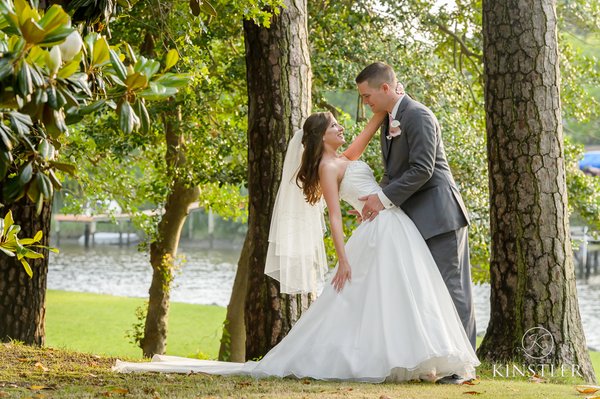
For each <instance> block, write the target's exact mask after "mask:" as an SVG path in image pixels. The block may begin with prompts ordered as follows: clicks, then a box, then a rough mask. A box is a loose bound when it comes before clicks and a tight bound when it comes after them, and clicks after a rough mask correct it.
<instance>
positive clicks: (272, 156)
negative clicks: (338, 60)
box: [225, 0, 311, 360]
mask: <svg viewBox="0 0 600 399" xmlns="http://www.w3.org/2000/svg"><path fill="white" fill-rule="evenodd" d="M244 39H245V43H246V70H247V80H248V108H249V110H248V114H249V115H248V191H249V215H248V233H247V236H246V243H245V244H244V251H243V253H242V256H243V257H242V258H241V259H240V262H239V265H238V273H244V274H247V276H248V277H247V280H246V281H241V280H242V279H241V278H240V279H237V278H236V284H235V285H234V294H233V296H232V303H231V304H230V307H229V308H228V314H227V320H226V324H225V327H227V326H231V325H233V324H234V320H235V323H236V324H235V325H237V326H239V325H240V324H241V322H242V320H243V321H244V322H245V331H246V353H245V356H242V352H241V350H242V348H240V347H239V345H240V344H241V343H243V338H242V337H240V336H234V334H233V333H234V332H239V331H240V328H239V327H238V328H237V330H236V331H228V333H229V342H230V344H231V348H230V353H231V358H232V359H236V360H240V359H243V358H245V359H252V358H256V357H259V356H262V355H264V354H265V353H266V352H267V351H268V350H269V349H271V348H272V347H273V346H274V345H276V344H277V343H278V342H279V341H280V340H281V339H282V338H283V337H284V336H285V335H286V334H287V332H288V331H289V329H290V328H291V326H292V325H293V323H294V322H295V321H296V320H297V319H298V317H299V316H300V314H301V312H302V310H303V309H305V308H306V307H307V306H308V304H309V299H308V297H307V296H304V297H302V296H298V295H295V296H287V295H281V294H280V293H279V284H278V283H277V282H275V281H274V280H272V279H270V278H268V277H266V276H265V275H264V266H265V259H266V254H267V247H268V236H269V226H270V220H271V213H272V210H273V204H274V202H275V196H276V194H277V189H278V187H279V181H280V179H281V170H282V165H283V159H284V155H285V151H286V148H287V143H288V141H289V139H290V138H291V137H292V134H293V132H294V131H295V130H296V129H298V128H300V127H301V123H302V122H303V120H304V119H305V118H306V117H307V116H308V114H309V112H310V105H311V68H310V55H309V48H308V30H307V11H306V0H286V1H285V7H283V8H281V10H280V13H279V15H276V16H274V17H273V18H272V21H271V26H270V27H269V28H264V27H259V26H257V25H255V24H254V23H253V22H251V21H244ZM238 280H240V281H238ZM237 290H244V291H245V292H247V294H246V297H245V304H243V303H235V304H234V303H233V300H234V299H236V298H235V295H238V298H237V299H240V298H242V296H241V295H239V292H238V291H237ZM242 299H243V298H242ZM242 309H244V310H245V311H244V312H242ZM233 310H236V313H234V312H233ZM234 345H235V347H234Z"/></svg>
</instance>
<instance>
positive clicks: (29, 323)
mask: <svg viewBox="0 0 600 399" xmlns="http://www.w3.org/2000/svg"><path fill="white" fill-rule="evenodd" d="M9 209H10V210H12V214H13V218H14V220H15V223H16V224H18V225H20V226H21V232H20V233H19V237H34V236H35V233H37V232H38V231H40V230H41V231H42V232H43V234H44V236H43V238H42V241H41V244H42V245H48V243H49V233H50V222H51V215H52V203H51V201H48V202H45V203H44V205H43V207H42V213H41V214H40V215H37V214H36V205H35V204H34V203H32V202H31V201H29V200H28V199H27V197H23V198H22V199H20V200H19V201H17V202H16V203H14V204H13V205H11V206H10V208H9ZM6 213H8V209H7V210H6V211H5V212H3V213H2V217H4V215H5V214H6ZM36 252H41V253H43V254H44V258H43V259H28V262H29V264H30V265H31V269H32V270H33V277H32V278H29V276H28V275H27V273H26V272H25V269H24V268H23V266H22V265H21V262H19V261H18V260H16V258H11V257H8V256H7V255H4V254H0V340H2V342H7V341H10V340H11V339H15V340H19V341H22V342H24V343H26V344H28V345H39V346H42V345H44V343H45V339H46V337H45V318H46V281H47V276H48V250H47V249H44V250H40V251H36Z"/></svg>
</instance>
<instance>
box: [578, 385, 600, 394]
mask: <svg viewBox="0 0 600 399" xmlns="http://www.w3.org/2000/svg"><path fill="white" fill-rule="evenodd" d="M575 389H577V392H579V393H596V392H598V391H600V387H597V386H594V385H577V386H576V387H575Z"/></svg>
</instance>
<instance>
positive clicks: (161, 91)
mask: <svg viewBox="0 0 600 399" xmlns="http://www.w3.org/2000/svg"><path fill="white" fill-rule="evenodd" d="M138 94H139V96H140V97H143V98H146V99H148V100H162V99H165V98H168V97H171V96H173V95H175V94H177V89H176V88H174V87H165V86H163V85H161V84H158V83H154V82H150V87H149V88H147V89H146V90H144V91H141V92H140V93H138Z"/></svg>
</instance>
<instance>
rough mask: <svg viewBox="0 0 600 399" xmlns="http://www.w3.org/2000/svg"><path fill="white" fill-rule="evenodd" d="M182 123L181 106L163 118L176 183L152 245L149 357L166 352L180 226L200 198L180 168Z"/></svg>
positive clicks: (145, 349) (144, 342)
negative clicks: (182, 174) (170, 300)
mask: <svg viewBox="0 0 600 399" xmlns="http://www.w3.org/2000/svg"><path fill="white" fill-rule="evenodd" d="M180 122H181V113H180V112H179V109H177V111H176V115H166V116H165V117H164V128H165V138H166V141H167V153H166V162H167V165H168V167H167V170H168V171H169V174H170V176H171V178H172V181H173V184H172V186H171V190H170V192H169V194H168V196H167V200H166V204H165V213H164V215H163V216H162V218H161V220H160V222H159V224H158V235H157V238H156V240H155V241H154V242H152V244H150V264H151V265H152V283H151V285H150V291H149V293H150V297H149V300H148V313H147V315H146V324H145V329H144V337H143V338H142V340H141V342H140V346H141V348H142V350H143V352H144V356H146V357H152V356H153V355H155V354H164V353H165V348H166V341H167V320H168V314H169V298H170V286H171V282H172V280H173V268H174V262H175V258H176V256H177V247H178V245H179V238H180V237H181V229H182V228H183V224H184V222H185V219H186V218H187V216H188V213H189V211H188V210H189V206H190V204H191V203H192V202H194V201H196V200H197V199H198V195H199V193H200V192H199V189H198V187H197V186H189V185H188V183H187V182H186V181H184V180H182V179H181V177H180V176H181V173H180V170H181V169H182V168H184V167H185V155H184V154H185V142H184V139H183V134H182V132H181V131H180Z"/></svg>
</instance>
